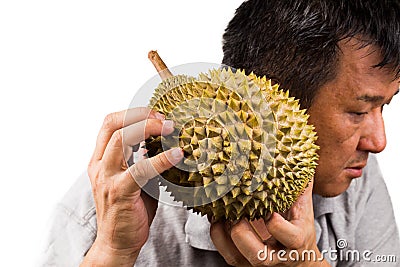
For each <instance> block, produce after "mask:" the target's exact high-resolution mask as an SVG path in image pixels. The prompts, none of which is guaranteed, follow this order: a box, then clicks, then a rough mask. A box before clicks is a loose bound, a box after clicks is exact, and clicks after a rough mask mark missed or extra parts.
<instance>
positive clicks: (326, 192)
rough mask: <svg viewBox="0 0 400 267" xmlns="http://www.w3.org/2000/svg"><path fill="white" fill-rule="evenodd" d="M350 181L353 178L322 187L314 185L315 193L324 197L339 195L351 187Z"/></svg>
mask: <svg viewBox="0 0 400 267" xmlns="http://www.w3.org/2000/svg"><path fill="white" fill-rule="evenodd" d="M350 183H351V180H350V181H349V182H345V183H340V184H326V185H324V186H322V187H320V188H317V187H316V186H314V188H313V193H314V194H318V195H320V196H323V197H337V196H339V195H340V194H342V193H344V192H345V191H346V190H347V189H348V188H349V186H350Z"/></svg>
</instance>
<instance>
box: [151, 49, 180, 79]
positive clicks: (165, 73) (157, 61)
mask: <svg viewBox="0 0 400 267" xmlns="http://www.w3.org/2000/svg"><path fill="white" fill-rule="evenodd" d="M148 58H149V59H150V61H151V63H153V65H154V67H155V68H156V70H157V72H158V74H159V75H160V77H161V79H162V80H165V79H168V78H170V77H172V76H174V75H173V74H172V73H171V72H170V71H169V69H168V67H167V65H165V63H164V61H163V60H162V59H161V58H160V56H159V55H158V53H157V51H156V50H151V51H150V52H149V53H148Z"/></svg>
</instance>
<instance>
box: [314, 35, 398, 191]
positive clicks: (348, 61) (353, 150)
mask: <svg viewBox="0 0 400 267" xmlns="http://www.w3.org/2000/svg"><path fill="white" fill-rule="evenodd" d="M359 46H360V43H357V42H356V41H355V40H350V41H349V42H347V43H346V42H342V43H341V44H340V48H341V55H340V57H339V64H338V65H339V67H338V72H337V76H336V78H335V79H334V80H332V81H331V82H328V83H327V84H325V85H324V86H323V87H322V88H321V89H320V91H319V92H318V93H317V95H316V97H315V99H314V102H313V104H312V105H311V107H310V109H309V111H308V113H309V114H310V120H309V121H310V123H311V124H313V125H314V126H315V127H316V131H317V134H318V141H317V144H318V145H319V146H320V147H321V149H320V150H319V152H318V154H319V155H320V159H319V162H318V164H319V165H318V167H317V170H316V174H315V183H314V193H317V194H320V195H322V196H336V195H339V194H340V193H342V192H344V191H345V190H346V189H347V188H348V186H349V185H350V182H351V180H352V179H354V178H357V177H360V176H361V175H362V169H363V168H364V167H365V165H366V163H367V158H368V153H369V152H372V153H379V152H381V151H382V150H383V149H384V148H385V146H386V137H385V130H384V124H383V118H382V107H383V106H384V105H385V104H388V103H389V102H390V100H391V99H392V97H393V95H394V94H395V93H396V92H397V91H398V89H399V80H398V79H397V80H394V79H393V77H394V76H393V73H391V72H390V71H388V69H387V68H373V67H372V66H374V65H375V64H377V63H378V62H379V61H380V55H379V53H378V52H375V50H374V47H373V46H367V47H364V48H361V49H359Z"/></svg>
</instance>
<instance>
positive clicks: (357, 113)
mask: <svg viewBox="0 0 400 267" xmlns="http://www.w3.org/2000/svg"><path fill="white" fill-rule="evenodd" d="M352 113H353V114H354V115H356V116H363V115H366V114H368V112H352Z"/></svg>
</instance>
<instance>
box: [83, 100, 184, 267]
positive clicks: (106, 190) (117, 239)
mask: <svg viewBox="0 0 400 267" xmlns="http://www.w3.org/2000/svg"><path fill="white" fill-rule="evenodd" d="M172 131H173V123H172V121H167V120H164V116H163V115H161V114H159V113H157V112H155V111H152V110H150V109H147V108H134V109H130V110H128V111H122V112H117V113H112V114H109V115H108V116H107V117H106V118H105V120H104V123H103V126H102V128H101V130H100V132H99V135H98V138H97V142H96V148H95V150H94V153H93V156H92V158H91V160H90V163H89V166H88V173H89V177H90V181H91V184H92V191H93V197H94V201H95V205H96V216H97V237H96V240H95V242H94V243H93V245H92V247H91V248H90V250H89V251H88V253H87V255H86V257H85V259H84V261H83V263H82V265H81V266H93V265H96V266H117V265H118V266H125V265H126V266H133V264H134V262H135V261H136V258H137V256H138V254H139V251H140V249H141V247H142V246H143V245H144V243H145V242H146V240H147V238H148V235H149V227H150V224H151V221H152V219H153V218H154V215H155V211H156V207H157V203H155V205H154V203H149V198H148V197H147V198H146V197H144V194H141V187H143V185H145V184H146V183H147V181H148V180H149V179H151V178H153V177H155V176H156V175H157V174H159V173H162V172H163V171H165V170H167V169H169V168H171V167H172V166H174V165H175V164H177V163H178V162H179V161H181V160H182V158H183V152H182V150H181V149H179V148H175V149H171V150H168V151H166V152H163V153H161V154H159V155H157V156H155V157H153V158H149V159H143V160H141V161H139V162H137V163H135V164H133V165H132V166H130V167H128V165H127V162H126V161H127V158H126V156H125V155H129V154H131V153H132V147H134V146H138V145H139V144H140V142H142V141H144V140H145V139H146V138H148V137H149V136H157V135H168V134H170V133H172ZM152 204H153V205H152Z"/></svg>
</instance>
